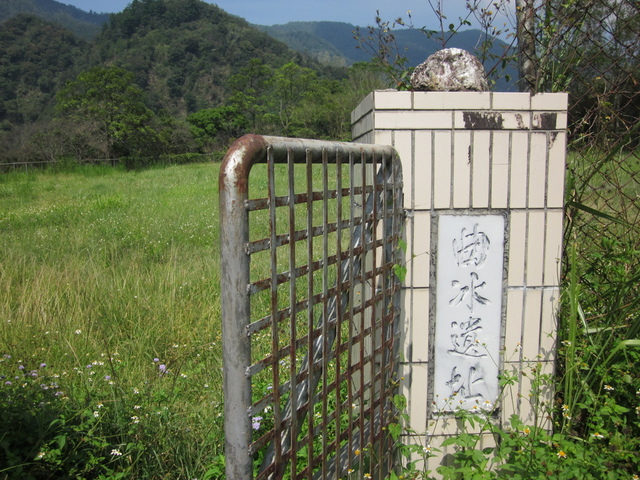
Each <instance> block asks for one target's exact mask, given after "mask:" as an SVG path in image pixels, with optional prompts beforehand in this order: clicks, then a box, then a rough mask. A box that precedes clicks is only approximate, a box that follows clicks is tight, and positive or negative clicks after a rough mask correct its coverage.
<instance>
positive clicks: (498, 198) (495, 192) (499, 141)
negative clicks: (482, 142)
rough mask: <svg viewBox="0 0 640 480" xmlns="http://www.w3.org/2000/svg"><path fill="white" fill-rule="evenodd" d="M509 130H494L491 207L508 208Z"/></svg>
mask: <svg viewBox="0 0 640 480" xmlns="http://www.w3.org/2000/svg"><path fill="white" fill-rule="evenodd" d="M510 139H511V136H510V134H509V132H493V149H492V151H491V208H507V206H508V199H509V197H508V195H509V149H510Z"/></svg>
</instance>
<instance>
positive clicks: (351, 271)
mask: <svg viewBox="0 0 640 480" xmlns="http://www.w3.org/2000/svg"><path fill="white" fill-rule="evenodd" d="M355 188H356V184H355V162H354V154H353V153H350V154H349V200H350V203H351V208H350V209H349V239H350V241H349V263H350V265H349V290H350V293H351V294H350V296H349V306H348V311H349V318H348V322H349V326H348V330H349V348H348V350H347V352H348V353H347V358H348V360H347V361H348V365H347V366H348V368H349V372H350V373H353V370H354V367H353V362H354V358H353V348H354V346H353V344H354V341H353V336H354V328H353V326H354V325H353V324H354V321H355V317H354V314H353V309H354V293H355V292H356V288H355V285H354V283H355V275H354V273H355V272H354V264H355V261H354V243H355V225H354V223H355V209H356V208H358V207H357V206H356V201H355ZM360 201H361V202H362V200H360ZM352 376H353V375H350V378H349V379H348V380H347V398H348V402H347V403H348V408H349V409H350V410H349V423H348V434H347V435H348V440H347V441H348V447H349V448H348V458H347V467H348V469H350V470H353V468H352V467H353V466H354V464H353V451H354V446H353V445H354V439H353V430H354V421H353V419H354V406H355V405H354V401H353V380H352V378H351V377H352Z"/></svg>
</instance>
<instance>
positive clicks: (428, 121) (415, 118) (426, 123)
mask: <svg viewBox="0 0 640 480" xmlns="http://www.w3.org/2000/svg"><path fill="white" fill-rule="evenodd" d="M452 126H453V121H452V115H451V112H442V111H424V110H420V111H411V110H409V111H406V110H405V111H400V110H376V116H375V128H380V129H390V130H398V129H400V130H421V129H422V130H424V129H433V130H436V129H442V130H448V129H450V128H451V127H452Z"/></svg>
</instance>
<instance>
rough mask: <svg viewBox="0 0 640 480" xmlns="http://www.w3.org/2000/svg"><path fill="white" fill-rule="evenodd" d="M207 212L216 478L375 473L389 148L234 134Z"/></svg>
mask: <svg viewBox="0 0 640 480" xmlns="http://www.w3.org/2000/svg"><path fill="white" fill-rule="evenodd" d="M250 172H251V177H250V176H249V173H250ZM250 190H251V196H249V191H250ZM220 212H221V216H222V218H221V282H222V316H223V356H224V366H225V367H224V368H225V372H224V373H225V381H224V389H225V437H226V447H225V448H226V451H225V457H226V462H227V466H226V468H227V478H232V479H234V480H236V479H249V478H253V477H254V476H255V477H256V478H258V479H280V478H292V479H298V478H300V479H303V478H304V479H314V478H336V479H337V478H345V477H347V476H349V475H350V474H356V475H358V476H360V477H362V476H363V475H365V474H368V475H371V477H372V478H380V479H381V478H383V477H384V476H385V474H386V473H388V471H389V470H390V469H391V468H392V465H393V460H394V459H393V453H392V452H393V448H392V443H393V442H392V439H391V438H390V437H389V434H388V432H387V429H386V428H385V427H386V426H387V425H388V424H389V423H390V422H393V421H394V418H395V416H396V412H395V411H394V408H393V395H394V394H395V392H396V387H397V379H396V378H395V375H396V366H397V364H398V359H397V356H398V348H397V347H398V343H399V342H398V336H399V332H400V325H399V318H400V315H399V313H400V285H399V282H398V279H397V278H396V276H395V275H394V269H395V267H396V266H397V265H399V264H400V263H401V262H402V258H401V254H402V251H401V249H399V243H400V240H401V234H402V223H403V208H402V174H401V167H400V163H399V159H398V158H397V154H396V152H395V150H394V149H393V148H391V147H383V146H376V145H358V144H351V143H338V142H324V141H318V140H301V139H287V138H277V137H261V136H255V135H247V136H245V137H242V138H241V139H239V140H238V141H237V142H236V143H235V144H234V145H233V146H232V147H231V149H230V150H229V152H228V153H227V155H226V157H225V159H224V161H223V165H222V167H221V173H220Z"/></svg>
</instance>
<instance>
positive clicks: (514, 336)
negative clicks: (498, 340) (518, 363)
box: [504, 288, 524, 361]
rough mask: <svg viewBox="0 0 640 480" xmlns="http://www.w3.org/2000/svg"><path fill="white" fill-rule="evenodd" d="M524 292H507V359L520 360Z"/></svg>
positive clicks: (520, 290)
mask: <svg viewBox="0 0 640 480" xmlns="http://www.w3.org/2000/svg"><path fill="white" fill-rule="evenodd" d="M523 304H524V291H523V290H522V289H521V288H518V289H508V290H507V310H506V312H507V314H506V315H507V317H506V322H505V332H504V333H505V338H504V348H505V359H506V360H511V361H512V360H518V359H519V355H520V354H519V352H520V348H521V345H522V312H523Z"/></svg>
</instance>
